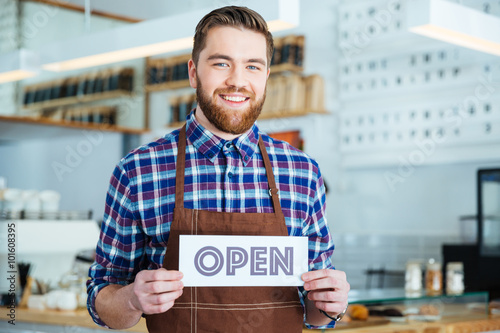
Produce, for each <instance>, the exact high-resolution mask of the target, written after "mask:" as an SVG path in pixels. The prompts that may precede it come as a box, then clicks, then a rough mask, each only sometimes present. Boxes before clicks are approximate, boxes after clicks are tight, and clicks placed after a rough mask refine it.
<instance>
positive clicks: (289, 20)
mask: <svg viewBox="0 0 500 333" xmlns="http://www.w3.org/2000/svg"><path fill="white" fill-rule="evenodd" d="M245 6H248V7H249V8H252V9H254V10H255V11H257V12H258V13H260V14H261V15H262V16H263V17H264V19H266V21H267V22H268V26H269V28H270V30H271V31H278V30H283V29H289V28H291V27H294V26H297V25H298V20H299V0H272V1H264V0H258V1H257V0H255V1H247V2H245ZM212 9H214V8H208V9H203V10H197V11H192V12H188V13H184V14H180V15H174V16H168V17H164V18H160V19H154V20H148V21H143V22H140V23H134V24H130V25H126V26H123V27H120V28H116V29H111V30H107V31H102V32H99V33H95V34H89V35H83V36H81V37H77V38H73V39H69V40H65V41H59V42H54V43H52V44H48V45H46V46H44V47H43V49H41V50H40V56H41V61H42V64H44V65H43V68H44V69H46V70H50V71H67V70H74V69H81V68H87V67H94V66H99V65H104V64H110V63H116V62H120V61H125V60H131V59H137V58H144V57H149V56H153V55H158V54H162V53H168V52H173V51H179V50H185V49H190V48H191V47H192V44H193V34H194V30H195V27H196V24H197V23H198V21H200V19H201V18H202V17H203V16H205V15H206V14H207V13H208V12H210V11H211V10H212Z"/></svg>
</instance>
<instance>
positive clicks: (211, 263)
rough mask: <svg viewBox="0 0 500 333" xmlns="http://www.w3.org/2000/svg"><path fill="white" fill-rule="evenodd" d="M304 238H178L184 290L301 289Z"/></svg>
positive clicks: (305, 261)
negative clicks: (222, 288) (227, 288)
mask: <svg viewBox="0 0 500 333" xmlns="http://www.w3.org/2000/svg"><path fill="white" fill-rule="evenodd" d="M308 268H309V265H308V238H307V237H289V236H213V235H196V236H195V235H180V239H179V271H181V272H182V273H183V274H184V278H183V279H182V282H183V283H184V285H185V286H187V287H195V286H196V287H227V286H302V285H303V284H304V282H303V281H302V280H301V278H300V277H301V275H302V274H303V273H305V272H307V271H308Z"/></svg>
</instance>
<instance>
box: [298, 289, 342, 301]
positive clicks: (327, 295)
mask: <svg viewBox="0 0 500 333" xmlns="http://www.w3.org/2000/svg"><path fill="white" fill-rule="evenodd" d="M307 298H309V299H310V300H311V301H321V302H342V301H343V300H344V299H345V297H344V296H343V295H342V294H340V293H337V292H335V291H311V292H310V293H308V294H307Z"/></svg>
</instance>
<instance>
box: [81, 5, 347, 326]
mask: <svg viewBox="0 0 500 333" xmlns="http://www.w3.org/2000/svg"><path fill="white" fill-rule="evenodd" d="M272 52H273V40H272V36H271V34H270V33H269V31H268V29H267V25H266V23H265V21H264V20H263V18H262V17H261V16H260V15H259V14H257V13H256V12H254V11H252V10H250V9H248V8H245V7H235V6H229V7H223V8H219V9H217V10H214V11H212V12H211V13H209V14H207V15H206V16H205V17H204V18H203V19H202V20H201V21H200V22H199V24H198V26H197V27H196V32H195V37H194V46H193V52H192V59H191V60H190V61H189V64H188V66H189V79H190V84H191V86H192V87H193V88H196V95H197V102H198V105H197V107H196V109H195V110H193V112H191V114H190V115H189V116H188V117H187V120H186V125H185V126H184V127H183V128H182V129H180V130H176V131H174V132H172V133H169V134H167V135H165V136H164V137H163V138H161V139H159V140H157V141H155V142H152V143H150V144H148V145H145V146H142V147H139V148H137V149H135V150H134V151H132V152H130V153H129V154H128V155H127V156H126V157H124V158H123V159H122V160H121V161H120V163H119V164H118V165H117V167H116V168H115V171H114V172H113V175H112V177H111V181H110V187H109V190H108V195H107V198H106V208H105V214H104V220H103V224H102V230H101V237H100V240H99V242H98V244H97V251H96V252H97V255H96V262H95V263H94V264H93V265H92V267H91V268H90V272H89V275H90V280H89V282H88V293H89V297H88V308H89V312H90V314H91V315H92V317H93V318H94V321H95V322H96V323H98V324H99V325H102V326H107V327H111V328H117V329H122V328H129V327H132V326H134V325H135V324H136V323H137V322H138V321H139V319H140V318H141V316H145V317H146V322H147V326H148V329H149V331H150V332H301V330H302V326H303V323H305V324H306V325H307V326H308V327H320V326H322V327H333V326H334V322H335V320H336V319H338V318H339V317H340V316H341V314H342V312H344V311H345V309H346V307H347V293H348V291H349V284H348V283H347V281H346V276H345V274H344V273H343V272H341V271H337V270H334V269H333V266H332V262H331V255H332V253H333V243H332V238H331V235H330V233H329V230H328V227H327V223H326V219H325V191H324V184H323V179H322V177H321V173H320V170H319V167H318V165H317V163H316V162H315V161H314V160H313V159H311V158H310V157H309V156H307V155H306V154H304V153H303V152H301V151H299V150H297V149H295V148H293V147H291V146H290V145H289V144H287V143H285V142H282V141H277V140H274V139H272V138H270V137H269V136H268V135H266V134H265V133H262V132H260V131H259V129H258V127H257V126H256V125H255V121H256V120H257V118H258V116H259V114H260V112H261V110H262V106H263V104H264V100H265V92H266V82H267V78H268V76H269V73H270V69H269V66H270V61H271V57H272ZM181 234H198V235H202V234H205V235H207V234H208V235H210V234H211V235H275V236H307V237H308V238H309V266H310V271H309V272H307V273H305V274H303V276H302V279H303V280H304V287H303V288H296V287H231V288H229V287H217V288H214V287H198V288H194V287H189V288H188V287H186V288H184V286H183V284H182V277H183V275H182V272H179V271H178V267H179V263H178V260H179V248H178V244H179V235H181Z"/></svg>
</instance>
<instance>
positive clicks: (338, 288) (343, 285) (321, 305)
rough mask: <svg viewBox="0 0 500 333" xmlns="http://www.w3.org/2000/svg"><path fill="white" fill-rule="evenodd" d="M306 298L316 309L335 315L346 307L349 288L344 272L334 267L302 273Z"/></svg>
mask: <svg viewBox="0 0 500 333" xmlns="http://www.w3.org/2000/svg"><path fill="white" fill-rule="evenodd" d="M302 280H303V281H304V289H305V290H307V291H308V292H309V293H308V294H307V298H308V299H309V300H311V301H313V302H314V305H315V307H316V308H317V309H318V310H323V311H325V312H326V313H328V314H329V315H330V316H331V317H336V316H337V315H339V314H340V313H342V312H343V311H344V310H345V308H346V307H347V293H348V292H349V289H350V288H351V287H350V285H349V283H348V282H347V279H346V274H345V273H344V272H342V271H337V270H334V269H320V270H316V271H310V272H307V273H304V274H302Z"/></svg>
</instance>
